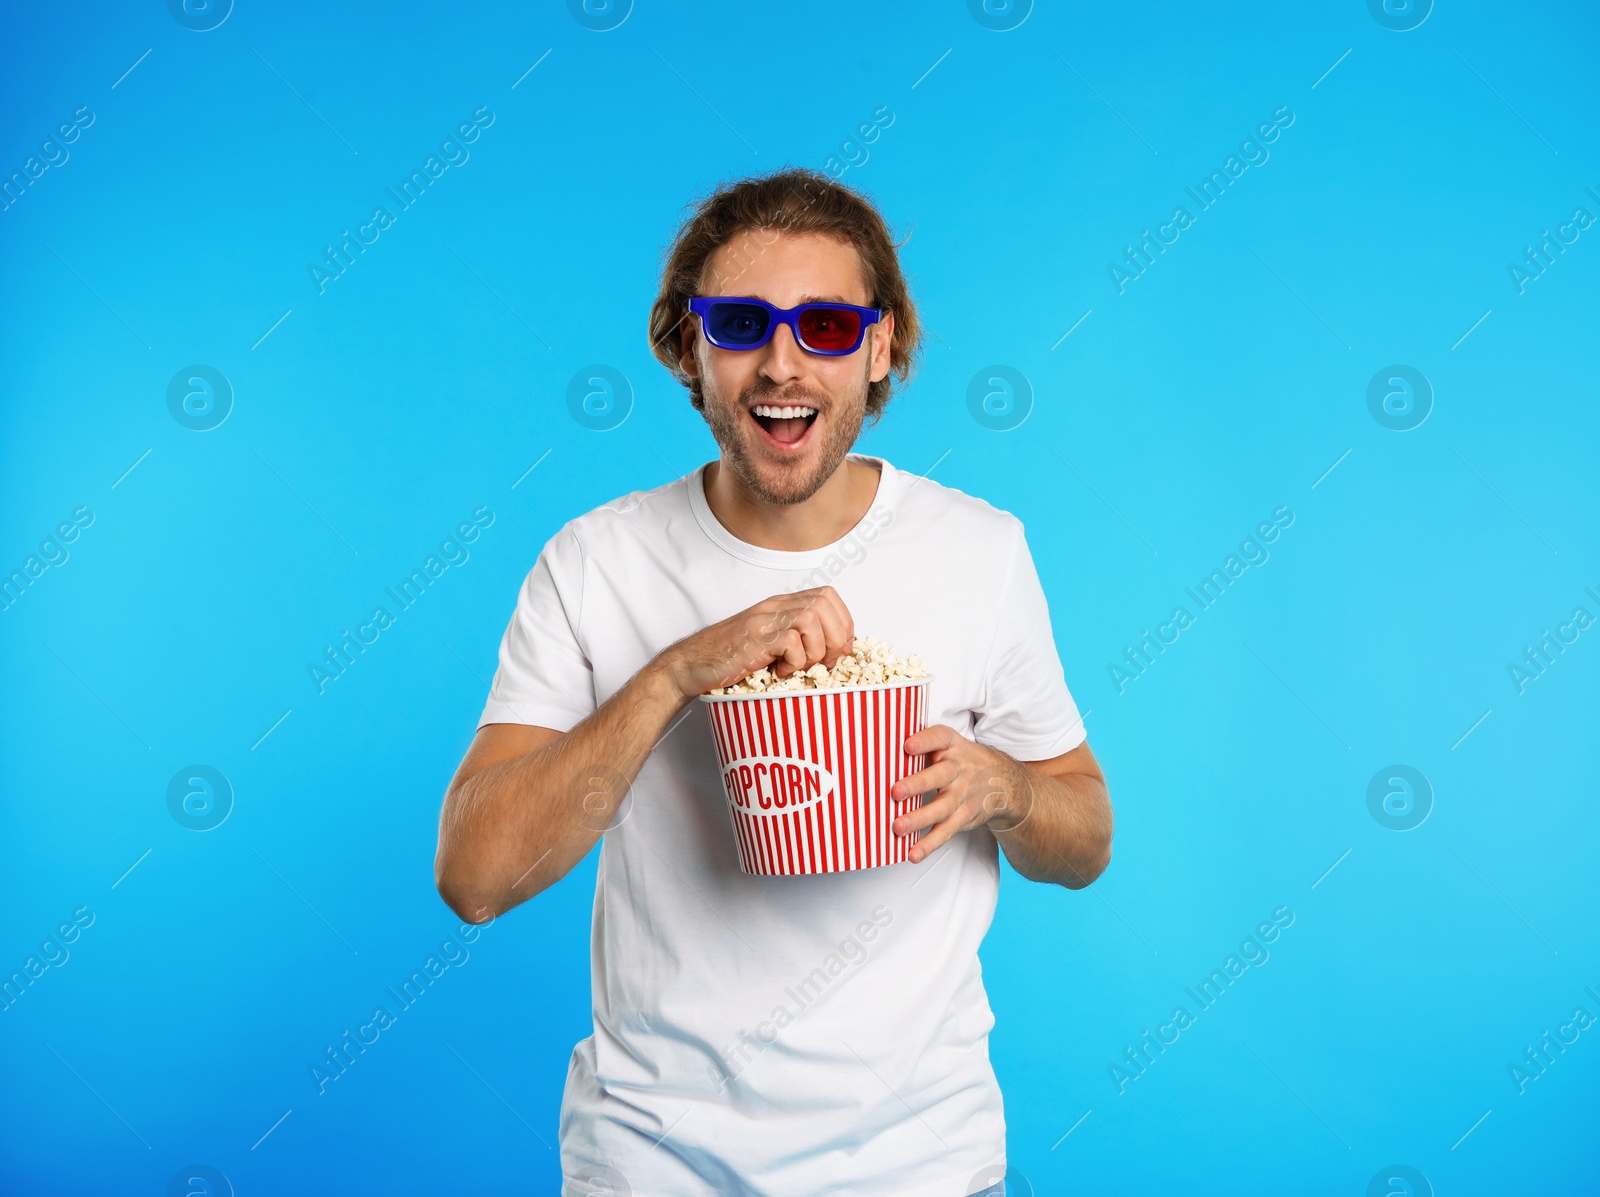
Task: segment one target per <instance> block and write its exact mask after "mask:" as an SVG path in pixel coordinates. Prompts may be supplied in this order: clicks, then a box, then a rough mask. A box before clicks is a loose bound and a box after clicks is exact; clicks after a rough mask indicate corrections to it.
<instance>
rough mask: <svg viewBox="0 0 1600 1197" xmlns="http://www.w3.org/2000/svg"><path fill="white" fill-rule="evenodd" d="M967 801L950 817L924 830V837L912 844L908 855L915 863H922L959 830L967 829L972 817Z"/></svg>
mask: <svg viewBox="0 0 1600 1197" xmlns="http://www.w3.org/2000/svg"><path fill="white" fill-rule="evenodd" d="M966 812H967V808H966V805H965V803H963V804H962V805H960V806H958V807H956V809H955V810H954V811H953V812H952V813H951V815H950V817H949V818H948V819H945V820H944V821H943V822H941V823H937V824H935V825H934V826H933V827H931V828H929V829H928V830H927V831H925V832H923V834H922V838H921V839H919V840H918V841H917V842H916V843H914V844H912V845H911V851H910V852H909V853H908V855H909V856H910V857H911V860H912V862H913V863H915V864H921V863H922V862H923V861H924V860H927V859H928V857H929V856H931V855H932V854H933V853H934V852H935V851H937V850H938V849H939V848H940V847H941V846H943V845H944V844H945V843H946V842H947V841H948V840H950V839H951V838H952V837H954V836H955V834H956V832H958V831H965V830H966V829H967V824H968V822H970V817H969V816H968V815H967V813H966Z"/></svg>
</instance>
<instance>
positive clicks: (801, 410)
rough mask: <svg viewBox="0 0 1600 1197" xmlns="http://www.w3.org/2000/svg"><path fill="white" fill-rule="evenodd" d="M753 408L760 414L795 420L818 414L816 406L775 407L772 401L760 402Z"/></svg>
mask: <svg viewBox="0 0 1600 1197" xmlns="http://www.w3.org/2000/svg"><path fill="white" fill-rule="evenodd" d="M751 410H753V411H754V412H755V414H756V415H758V416H767V417H769V418H770V419H774V420H793V419H797V418H801V417H804V416H814V415H816V414H817V409H816V408H814V407H773V406H772V404H770V403H758V404H756V405H755V407H754V408H752V409H751Z"/></svg>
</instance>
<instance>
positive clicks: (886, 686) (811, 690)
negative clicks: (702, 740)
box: [695, 673, 934, 702]
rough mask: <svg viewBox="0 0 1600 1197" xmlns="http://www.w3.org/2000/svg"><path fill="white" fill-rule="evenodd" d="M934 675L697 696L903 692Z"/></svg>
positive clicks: (731, 698)
mask: <svg viewBox="0 0 1600 1197" xmlns="http://www.w3.org/2000/svg"><path fill="white" fill-rule="evenodd" d="M933 678H934V675H933V674H931V673H930V674H928V676H927V677H912V678H905V679H903V680H901V681H898V682H877V683H874V684H873V685H870V686H807V687H805V688H804V689H802V690H777V691H768V690H758V691H755V692H753V693H750V694H697V695H695V697H696V698H698V699H699V700H700V701H701V702H741V701H745V700H748V699H752V698H803V697H804V696H806V695H807V694H870V693H872V692H873V691H874V690H903V689H909V688H910V687H912V686H924V685H927V684H928V683H929V682H931V681H933Z"/></svg>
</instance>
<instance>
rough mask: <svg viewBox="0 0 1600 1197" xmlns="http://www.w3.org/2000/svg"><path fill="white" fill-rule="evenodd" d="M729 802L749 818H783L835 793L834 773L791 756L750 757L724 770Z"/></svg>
mask: <svg viewBox="0 0 1600 1197" xmlns="http://www.w3.org/2000/svg"><path fill="white" fill-rule="evenodd" d="M722 784H723V787H724V788H725V789H726V790H727V791H728V801H730V802H732V803H733V805H734V807H735V808H736V809H738V810H741V811H743V812H744V813H745V814H747V815H783V814H788V813H789V812H790V811H794V810H804V809H805V808H806V807H808V806H815V805H816V804H817V803H819V802H821V801H822V800H823V799H824V798H826V797H827V796H828V795H829V794H831V793H833V785H834V783H833V774H832V773H830V772H828V770H826V769H824V768H823V767H822V766H821V765H818V764H814V763H813V762H811V761H802V760H797V759H796V758H794V757H788V756H747V757H741V758H740V759H739V760H736V761H733V762H731V763H730V764H728V765H727V766H726V767H724V768H723V770H722Z"/></svg>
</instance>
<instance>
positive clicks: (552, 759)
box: [435, 662, 684, 921]
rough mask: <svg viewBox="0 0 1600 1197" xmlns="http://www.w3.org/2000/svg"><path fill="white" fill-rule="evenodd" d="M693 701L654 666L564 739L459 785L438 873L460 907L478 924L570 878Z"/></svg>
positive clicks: (444, 825)
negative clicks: (686, 699)
mask: <svg viewBox="0 0 1600 1197" xmlns="http://www.w3.org/2000/svg"><path fill="white" fill-rule="evenodd" d="M683 703H684V699H683V696H682V694H681V693H680V692H679V691H678V690H677V688H676V687H675V686H674V684H673V682H672V681H671V679H670V677H669V675H668V671H667V670H666V669H665V668H663V667H661V666H660V665H658V664H657V662H652V663H651V664H650V665H647V666H646V667H645V668H644V669H641V670H640V671H639V672H638V673H637V674H635V675H634V676H633V677H632V678H631V679H630V680H629V681H628V682H627V683H626V684H625V685H624V686H623V687H622V688H621V689H620V690H618V691H617V692H616V693H615V694H613V695H612V696H611V697H610V698H608V699H607V700H606V701H605V702H604V703H602V704H601V705H600V707H599V708H598V709H597V710H596V711H595V712H594V714H592V715H590V716H589V717H588V718H587V719H585V720H583V722H581V723H579V724H578V725H577V726H576V727H574V728H572V730H571V731H569V732H567V733H566V734H565V735H563V736H561V737H560V738H559V739H556V740H552V741H550V742H549V743H548V744H545V745H543V746H541V747H539V748H537V749H535V750H533V751H531V752H527V753H524V754H522V755H521V756H517V757H513V758H512V759H510V760H504V761H499V762H496V763H495V764H491V765H489V766H487V767H485V768H483V769H481V770H479V771H477V772H475V773H473V774H471V775H470V776H468V777H466V778H465V779H464V780H461V781H459V782H458V783H457V784H456V785H454V786H452V787H451V790H450V792H449V793H448V794H447V795H446V797H445V802H444V809H443V811H442V812H441V814H440V821H439V857H438V861H437V863H436V866H435V872H436V876H437V880H438V883H439V889H440V892H441V894H443V895H444V897H445V899H446V901H447V902H449V904H450V905H451V907H452V908H453V909H455V910H456V912H457V913H459V914H461V915H462V917H463V918H467V919H469V920H470V921H480V920H483V919H488V918H489V917H491V916H495V915H499V914H501V913H503V912H505V911H506V910H509V909H511V907H513V906H516V905H517V904H518V903H521V902H525V901H527V900H528V899H529V898H531V897H533V896H534V895H535V894H537V893H539V892H540V891H541V890H543V889H545V888H547V887H548V886H550V885H553V884H555V882H557V881H559V880H560V879H561V878H562V877H564V876H566V874H567V873H568V872H569V871H570V870H571V869H572V867H573V866H574V865H576V864H577V863H578V862H579V861H580V860H582V859H583V858H584V857H585V856H586V855H588V853H589V850H590V849H591V848H593V847H594V844H595V841H596V840H598V839H599V838H600V836H601V834H602V833H603V832H604V830H605V828H606V826H607V824H608V823H609V821H610V819H611V817H612V815H613V814H614V813H615V811H616V809H617V807H618V806H619V805H620V804H621V802H622V800H623V798H624V796H625V795H626V793H627V789H628V787H629V786H631V785H632V784H633V781H634V779H635V778H636V777H637V776H638V775H639V770H640V769H641V768H642V767H643V765H644V762H645V760H646V758H647V757H648V756H649V755H650V752H651V750H652V749H653V748H654V747H655V745H656V743H657V741H659V740H660V739H661V737H662V735H663V734H664V733H665V732H666V730H667V728H668V726H669V725H670V723H671V721H672V720H673V719H674V718H675V717H676V716H677V714H678V712H679V711H681V710H682V708H683Z"/></svg>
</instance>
